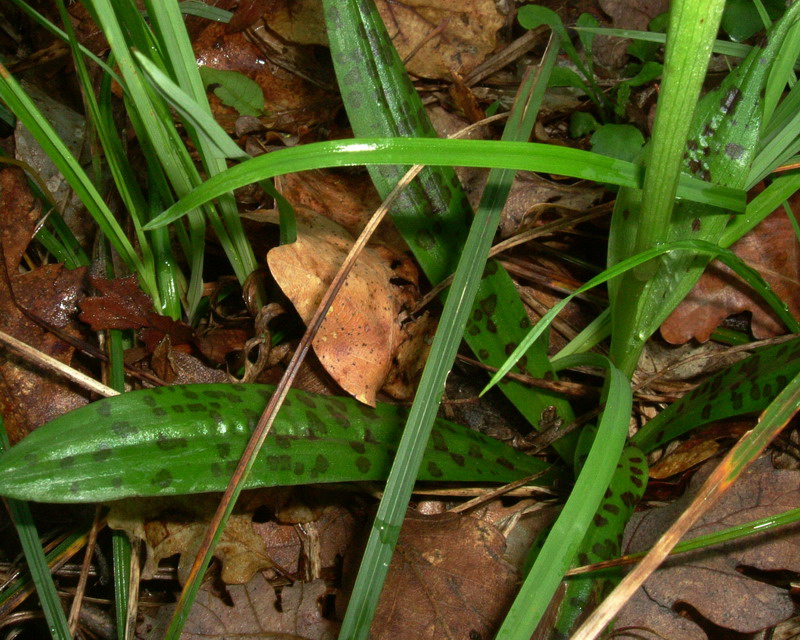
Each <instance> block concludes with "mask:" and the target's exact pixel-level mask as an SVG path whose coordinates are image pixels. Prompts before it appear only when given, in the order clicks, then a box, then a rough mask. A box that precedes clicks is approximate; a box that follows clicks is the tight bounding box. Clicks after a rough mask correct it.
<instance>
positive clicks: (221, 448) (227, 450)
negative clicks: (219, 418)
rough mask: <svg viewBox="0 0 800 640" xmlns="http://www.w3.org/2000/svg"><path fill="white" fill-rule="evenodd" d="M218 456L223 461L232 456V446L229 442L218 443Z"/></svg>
mask: <svg viewBox="0 0 800 640" xmlns="http://www.w3.org/2000/svg"><path fill="white" fill-rule="evenodd" d="M217 455H218V456H219V457H220V458H222V459H223V460H224V459H227V458H229V457H230V455H231V445H230V444H228V443H227V442H218V443H217Z"/></svg>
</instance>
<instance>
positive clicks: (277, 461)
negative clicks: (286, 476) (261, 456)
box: [265, 455, 292, 471]
mask: <svg viewBox="0 0 800 640" xmlns="http://www.w3.org/2000/svg"><path fill="white" fill-rule="evenodd" d="M265 462H266V465H267V469H269V470H270V471H289V470H290V469H291V468H292V458H291V456H287V455H280V456H266V459H265Z"/></svg>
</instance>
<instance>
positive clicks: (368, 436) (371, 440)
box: [364, 429, 380, 444]
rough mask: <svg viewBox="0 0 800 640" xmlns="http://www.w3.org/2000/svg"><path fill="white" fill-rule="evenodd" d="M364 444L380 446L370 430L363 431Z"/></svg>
mask: <svg viewBox="0 0 800 640" xmlns="http://www.w3.org/2000/svg"><path fill="white" fill-rule="evenodd" d="M364 442H366V443H367V444H380V442H379V441H378V439H377V438H376V437H375V434H374V433H373V432H372V429H364Z"/></svg>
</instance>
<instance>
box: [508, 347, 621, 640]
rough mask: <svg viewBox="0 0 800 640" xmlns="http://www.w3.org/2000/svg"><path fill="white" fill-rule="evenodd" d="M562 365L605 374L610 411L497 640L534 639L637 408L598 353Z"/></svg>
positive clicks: (616, 371) (616, 373)
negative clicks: (589, 367)
mask: <svg viewBox="0 0 800 640" xmlns="http://www.w3.org/2000/svg"><path fill="white" fill-rule="evenodd" d="M563 363H564V364H565V365H569V366H573V365H574V364H576V363H581V364H591V365H592V366H602V367H603V368H605V369H606V370H607V372H608V373H607V378H606V392H605V393H604V394H603V395H604V399H605V401H606V407H605V410H604V411H603V414H602V417H601V418H600V422H599V425H598V429H597V435H596V437H595V439H594V444H593V446H592V448H591V451H590V452H589V455H588V457H587V459H586V462H585V464H584V466H583V469H581V472H580V474H579V475H578V478H577V480H576V482H575V487H574V488H573V490H572V492H571V493H570V497H569V499H568V500H567V503H566V504H565V505H564V508H563V509H562V510H561V513H560V514H559V516H558V519H557V520H556V522H555V524H554V525H553V528H552V530H551V531H550V534H549V535H548V536H547V540H546V541H545V543H544V546H543V547H542V549H541V551H540V552H539V555H538V557H537V559H536V562H535V563H534V565H533V567H532V568H531V571H530V573H529V574H528V577H527V578H526V580H525V583H524V584H523V585H522V588H521V589H520V592H519V594H518V595H517V598H516V600H514V604H513V605H512V606H511V609H510V610H509V612H508V615H506V619H505V621H504V622H503V626H502V627H501V628H500V631H498V633H497V636H496V638H497V640H503V639H509V638H513V639H514V640H521V639H523V638H524V639H525V640H527V639H528V638H530V637H531V634H532V633H533V631H534V629H536V626H537V625H538V623H539V621H540V620H541V617H542V615H543V614H544V612H545V610H546V609H547V606H548V605H549V603H550V600H551V599H552V597H553V594H554V593H555V591H556V589H557V588H558V585H559V584H560V582H561V579H562V578H563V576H564V574H565V573H566V572H567V570H568V569H569V567H570V565H571V564H572V562H573V560H574V558H575V554H576V552H577V550H578V548H579V546H580V544H581V542H582V541H583V538H584V536H585V535H586V531H587V530H588V529H589V527H590V526H591V521H592V518H593V516H594V514H595V513H596V511H597V507H598V505H599V504H600V501H601V500H602V498H603V495H604V493H605V491H606V488H607V487H608V485H609V483H610V482H611V478H612V476H613V474H614V469H615V468H616V466H617V461H618V460H619V458H620V454H621V453H622V448H623V446H624V445H625V439H626V436H627V432H628V421H629V420H630V412H631V408H632V405H633V396H632V393H631V388H630V383H629V381H628V379H627V378H626V376H625V375H624V374H623V373H622V372H621V371H620V370H619V369H617V368H616V367H614V366H613V365H612V364H611V362H610V361H609V360H608V359H607V358H605V357H603V356H599V355H597V354H585V355H582V356H570V357H569V358H565V359H564V360H563Z"/></svg>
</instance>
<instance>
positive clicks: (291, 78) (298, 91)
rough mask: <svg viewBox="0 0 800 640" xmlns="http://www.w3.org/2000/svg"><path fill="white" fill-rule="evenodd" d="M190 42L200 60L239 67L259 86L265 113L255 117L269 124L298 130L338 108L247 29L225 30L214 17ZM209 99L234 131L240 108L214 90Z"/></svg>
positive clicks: (222, 121)
mask: <svg viewBox="0 0 800 640" xmlns="http://www.w3.org/2000/svg"><path fill="white" fill-rule="evenodd" d="M192 44H193V47H194V51H195V56H196V57H197V63H198V64H199V65H200V66H207V67H211V68H214V69H220V70H223V71H238V72H239V73H242V74H244V75H246V76H247V77H249V78H250V79H251V80H253V81H255V82H256V83H257V84H258V85H259V86H260V87H261V89H262V91H263V92H264V111H265V114H264V115H263V116H262V117H260V118H259V119H260V120H261V123H262V124H263V125H264V126H265V127H266V128H268V129H276V130H278V131H288V132H292V133H296V132H297V131H298V130H300V129H303V130H305V128H306V127H309V126H312V125H314V124H318V123H320V122H328V121H329V120H331V119H332V118H333V115H334V114H335V112H336V111H337V110H338V108H339V105H338V103H337V101H336V100H335V99H333V97H332V96H331V94H329V93H328V92H327V91H326V90H324V89H322V88H320V87H319V86H317V85H315V84H313V83H311V82H309V81H308V80H305V79H304V78H302V77H300V76H299V75H297V74H296V73H293V72H292V71H288V70H286V69H284V68H282V67H280V66H279V65H277V64H275V62H273V61H272V60H271V59H269V58H268V57H267V56H266V55H265V54H264V53H262V51H261V49H260V48H259V47H258V46H257V45H256V44H253V43H252V42H250V41H249V40H248V39H247V37H246V36H245V34H243V33H228V32H227V30H226V26H225V25H224V24H220V23H212V24H211V25H209V26H208V27H206V28H205V29H204V30H203V32H202V33H201V34H200V35H199V36H198V38H197V39H196V40H195V41H194V42H193V43H192ZM209 102H210V103H211V106H212V109H213V112H214V117H215V118H216V119H217V121H218V122H219V123H220V124H221V125H222V126H223V127H224V128H225V130H226V131H228V132H233V131H234V130H235V124H236V120H237V119H238V118H239V113H238V112H237V111H236V110H235V109H233V108H232V107H229V106H226V105H224V104H222V103H221V102H220V100H219V98H217V96H216V95H214V93H213V92H211V93H209Z"/></svg>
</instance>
